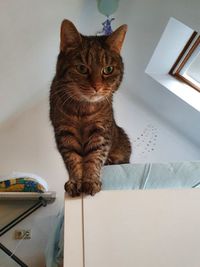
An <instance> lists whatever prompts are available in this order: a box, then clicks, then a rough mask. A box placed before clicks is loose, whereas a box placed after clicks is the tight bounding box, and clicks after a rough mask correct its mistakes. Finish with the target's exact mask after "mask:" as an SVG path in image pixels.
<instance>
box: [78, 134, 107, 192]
mask: <svg viewBox="0 0 200 267" xmlns="http://www.w3.org/2000/svg"><path fill="white" fill-rule="evenodd" d="M109 149H110V140H109V138H106V137H103V136H101V135H99V136H98V135H93V136H92V137H90V139H89V141H88V142H87V144H86V145H85V147H84V158H83V177H82V192H84V193H86V194H89V195H94V194H96V193H97V192H99V191H100V190H101V181H100V172H101V168H102V166H103V165H104V163H105V161H106V159H107V156H108V152H109Z"/></svg>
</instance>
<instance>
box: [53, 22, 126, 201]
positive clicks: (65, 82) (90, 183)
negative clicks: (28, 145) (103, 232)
mask: <svg viewBox="0 0 200 267" xmlns="http://www.w3.org/2000/svg"><path fill="white" fill-rule="evenodd" d="M126 31H127V26H126V25H122V26H121V27H119V28H118V29H117V30H116V31H114V32H113V33H112V34H111V35H109V36H83V35H82V34H80V33H79V32H78V31H77V29H76V28H75V26H74V25H73V23H72V22H70V21H68V20H64V21H63V22H62V25H61V42H60V53H59V55H58V61H57V66H56V75H55V77H54V79H53V82H52V85H51V91H50V119H51V121H52V124H53V127H54V131H55V139H56V143H57V148H58V150H59V152H60V153H61V155H62V158H63V160H64V163H65V165H66V168H67V170H68V173H69V180H68V182H67V183H66V184H65V190H66V192H68V194H69V195H70V196H72V197H74V196H78V195H80V193H85V194H90V195H94V194H95V193H97V192H99V191H100V190H101V181H100V171H101V167H102V166H103V165H106V164H121V163H128V162H129V158H130V154H131V145H130V141H129V139H128V137H127V135H126V133H125V132H124V130H123V129H122V128H120V127H119V126H117V124H116V122H115V120H114V116H113V108H112V98H113V93H114V92H115V91H116V90H117V89H118V87H119V85H120V83H121V81H122V77H123V62H122V58H121V56H120V49H121V47H122V44H123V41H124V37H125V34H126Z"/></svg>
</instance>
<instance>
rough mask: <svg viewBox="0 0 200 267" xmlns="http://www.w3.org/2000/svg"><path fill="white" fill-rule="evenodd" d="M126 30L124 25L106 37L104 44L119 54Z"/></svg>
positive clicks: (126, 27)
mask: <svg viewBox="0 0 200 267" xmlns="http://www.w3.org/2000/svg"><path fill="white" fill-rule="evenodd" d="M127 29H128V26H127V25H126V24H124V25H122V26H120V27H119V28H117V30H115V31H114V32H113V33H111V35H109V36H108V38H107V39H106V44H107V45H108V46H109V48H110V49H111V50H113V51H115V52H117V53H120V51H121V48H122V44H123V42H124V38H125V35H126V32H127Z"/></svg>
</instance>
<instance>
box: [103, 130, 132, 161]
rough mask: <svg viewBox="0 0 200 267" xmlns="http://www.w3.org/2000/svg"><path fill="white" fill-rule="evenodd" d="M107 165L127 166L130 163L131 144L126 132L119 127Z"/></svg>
mask: <svg viewBox="0 0 200 267" xmlns="http://www.w3.org/2000/svg"><path fill="white" fill-rule="evenodd" d="M116 130H117V134H116V136H115V138H114V141H113V143H112V147H111V149H110V151H109V154H108V157H107V160H106V163H105V165H112V164H126V163H129V162H130V156H131V143H130V141H129V138H128V136H127V134H126V133H125V131H124V130H123V129H122V128H120V127H118V126H117V128H116Z"/></svg>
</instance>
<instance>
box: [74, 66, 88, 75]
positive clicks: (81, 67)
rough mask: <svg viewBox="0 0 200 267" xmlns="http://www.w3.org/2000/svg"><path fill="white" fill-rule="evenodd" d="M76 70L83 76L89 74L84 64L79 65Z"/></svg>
mask: <svg viewBox="0 0 200 267" xmlns="http://www.w3.org/2000/svg"><path fill="white" fill-rule="evenodd" d="M76 69H77V71H78V72H79V73H81V74H88V73H89V69H88V68H87V67H86V66H85V65H83V64H79V65H77V66H76Z"/></svg>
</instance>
